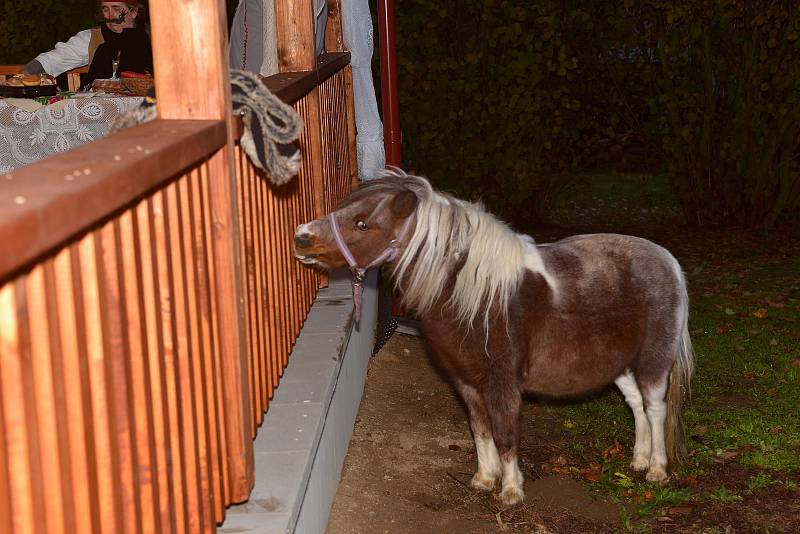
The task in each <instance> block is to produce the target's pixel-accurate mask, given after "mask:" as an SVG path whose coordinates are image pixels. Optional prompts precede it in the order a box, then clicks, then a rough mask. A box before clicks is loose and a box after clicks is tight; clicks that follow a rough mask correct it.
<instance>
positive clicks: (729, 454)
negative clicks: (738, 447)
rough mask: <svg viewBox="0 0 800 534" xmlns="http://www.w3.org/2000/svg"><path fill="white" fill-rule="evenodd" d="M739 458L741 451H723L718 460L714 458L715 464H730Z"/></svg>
mask: <svg viewBox="0 0 800 534" xmlns="http://www.w3.org/2000/svg"><path fill="white" fill-rule="evenodd" d="M737 456H739V451H723V452H721V453H719V454H718V455H717V457H716V458H712V459H713V460H714V461H715V462H718V463H722V462H729V461H731V460H733V459H734V458H736V457H737Z"/></svg>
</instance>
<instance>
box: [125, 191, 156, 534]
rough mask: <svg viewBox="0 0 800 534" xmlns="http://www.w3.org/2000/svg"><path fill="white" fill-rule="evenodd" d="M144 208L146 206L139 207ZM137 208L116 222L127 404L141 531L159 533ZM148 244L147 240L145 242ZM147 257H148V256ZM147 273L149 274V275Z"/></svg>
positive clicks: (127, 212) (151, 403)
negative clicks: (131, 419) (127, 370)
mask: <svg viewBox="0 0 800 534" xmlns="http://www.w3.org/2000/svg"><path fill="white" fill-rule="evenodd" d="M140 207H144V208H145V209H146V203H142V204H140ZM136 213H137V208H134V209H133V210H128V211H126V212H125V213H123V214H122V215H121V216H120V219H119V226H118V232H119V237H118V239H119V242H120V243H121V244H122V247H121V258H120V274H121V284H122V292H123V294H124V300H125V303H126V317H127V321H126V331H127V332H128V334H127V340H128V346H129V349H130V360H129V365H130V382H131V392H130V402H131V406H132V409H133V412H134V426H133V428H134V434H133V437H134V440H135V450H136V483H137V487H138V491H139V494H140V505H139V506H140V516H139V517H140V521H141V530H142V532H153V533H158V532H161V524H160V522H159V521H158V515H159V513H160V511H159V508H160V507H159V501H160V495H159V492H158V478H157V477H158V464H157V460H156V450H155V447H156V445H155V442H154V422H153V418H154V413H153V400H152V399H153V396H152V395H151V394H150V392H151V390H152V386H151V383H150V372H149V368H148V365H147V363H148V359H149V358H148V354H147V348H148V346H147V337H146V326H145V314H144V303H143V295H144V291H143V290H142V286H141V281H142V278H141V272H142V261H141V253H140V251H141V249H142V244H141V241H140V231H139V228H138V224H137V220H136V219H135V214H136ZM146 243H147V244H148V245H149V241H146ZM148 258H149V256H148ZM148 274H149V273H148Z"/></svg>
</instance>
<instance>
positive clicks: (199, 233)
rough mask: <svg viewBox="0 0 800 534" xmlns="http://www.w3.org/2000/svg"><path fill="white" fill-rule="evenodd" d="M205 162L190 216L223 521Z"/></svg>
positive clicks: (213, 470)
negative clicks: (205, 212) (204, 180)
mask: <svg viewBox="0 0 800 534" xmlns="http://www.w3.org/2000/svg"><path fill="white" fill-rule="evenodd" d="M204 168H205V165H201V166H200V168H198V169H197V170H196V172H194V173H193V175H192V180H191V182H190V184H189V185H190V187H191V191H190V197H191V219H192V239H193V241H194V247H195V250H196V254H197V255H196V258H195V264H196V269H197V273H198V280H197V289H196V290H197V296H198V306H199V309H198V311H199V318H198V321H199V322H198V329H199V331H200V334H201V344H202V352H203V354H204V355H205V357H204V358H203V361H202V372H203V384H204V400H205V410H206V414H207V421H208V432H207V434H208V447H209V449H208V458H209V467H210V477H211V479H210V483H211V486H212V488H211V490H212V492H213V503H214V521H215V522H218V521H221V520H222V518H223V514H224V509H225V506H226V504H227V503H226V502H224V495H223V490H222V484H223V483H222V472H221V467H220V463H221V457H220V450H219V449H220V447H219V441H220V438H221V434H220V432H221V429H220V426H219V419H218V414H217V398H216V396H217V379H216V373H217V365H216V357H215V354H214V351H215V350H216V347H215V346H214V341H213V340H214V333H213V323H212V320H211V314H212V312H211V294H210V289H209V284H210V282H211V280H210V278H209V273H208V261H209V258H208V250H207V248H206V235H205V231H206V227H205V214H204V206H203V196H202V193H201V187H202V186H201V181H202V179H203V169H204Z"/></svg>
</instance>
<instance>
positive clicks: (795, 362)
mask: <svg viewBox="0 0 800 534" xmlns="http://www.w3.org/2000/svg"><path fill="white" fill-rule="evenodd" d="M792 367H800V360H792Z"/></svg>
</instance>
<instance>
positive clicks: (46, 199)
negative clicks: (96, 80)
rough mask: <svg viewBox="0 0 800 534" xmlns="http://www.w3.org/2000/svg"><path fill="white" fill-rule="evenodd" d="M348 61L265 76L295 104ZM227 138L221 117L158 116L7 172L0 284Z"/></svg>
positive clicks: (0, 218)
mask: <svg viewBox="0 0 800 534" xmlns="http://www.w3.org/2000/svg"><path fill="white" fill-rule="evenodd" d="M349 62H350V53H349V52H332V53H327V54H322V55H320V56H319V57H318V59H317V66H316V68H315V69H314V70H309V71H301V72H287V73H281V74H276V75H273V76H269V77H266V78H263V82H264V84H265V85H266V86H267V87H268V88H269V89H270V91H272V92H273V93H275V95H276V96H277V97H278V98H280V99H281V100H282V101H284V102H286V103H287V104H290V105H291V104H294V103H296V102H297V101H299V100H300V99H301V98H303V97H304V96H305V95H307V94H308V93H309V92H311V90H313V89H314V88H315V87H317V86H319V85H320V84H321V83H323V82H324V81H325V80H327V79H328V78H330V77H331V76H333V75H334V74H335V73H337V72H339V71H340V70H341V69H343V68H344V67H345V66H347V65H348V64H349ZM237 119H238V118H237ZM233 133H234V137H235V138H238V137H240V136H241V120H237V121H235V124H234V132H233ZM224 143H225V127H224V123H222V122H220V121H183V120H169V121H167V120H156V121H153V122H151V123H148V124H145V125H142V126H141V127H139V128H131V129H128V130H124V131H122V132H118V133H116V134H114V135H112V136H109V137H106V138H104V139H100V140H98V141H95V142H93V143H89V144H85V145H81V146H79V147H76V148H74V149H72V150H70V151H69V152H65V153H64V154H59V155H56V156H52V157H50V158H47V159H45V160H42V161H41V162H39V163H37V164H36V165H32V166H30V165H29V166H23V167H20V168H18V169H16V170H14V171H13V172H11V173H8V174H5V175H0V180H2V181H4V182H5V183H4V187H2V188H0V243H3V254H2V255H0V283H2V282H3V281H5V280H7V279H9V278H11V277H12V276H13V275H14V274H15V273H17V272H18V271H20V270H21V269H24V268H25V266H27V265H29V264H31V263H32V262H33V261H35V260H36V259H37V258H39V257H41V256H42V255H44V254H46V253H47V252H49V251H51V250H53V249H55V248H56V247H58V246H60V245H62V244H63V243H64V242H65V241H67V240H69V239H71V238H72V237H74V236H76V235H78V234H80V233H81V232H83V231H85V230H86V229H88V228H89V227H90V226H91V225H93V224H95V223H97V222H98V221H102V220H103V219H105V218H106V217H108V216H109V215H111V214H112V213H114V211H116V210H118V209H120V208H121V207H123V206H125V205H127V204H129V203H130V202H132V201H133V200H134V199H136V198H137V197H139V196H140V195H142V194H144V193H146V192H147V191H150V190H152V189H154V188H156V187H157V186H158V185H159V184H161V183H163V182H164V181H166V180H168V179H169V178H171V177H173V176H175V175H176V174H178V173H179V172H180V171H181V170H183V169H186V168H188V167H189V166H191V165H192V164H193V163H196V162H197V161H200V160H202V159H204V158H205V157H207V156H208V155H210V154H212V153H213V152H214V151H215V150H217V149H219V148H220V147H221V146H222V145H223V144H224ZM137 147H138V149H137ZM115 156H119V158H120V159H119V160H117V159H115ZM87 170H88V171H89V174H85V172H86V171H87ZM11 184H13V185H11Z"/></svg>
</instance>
